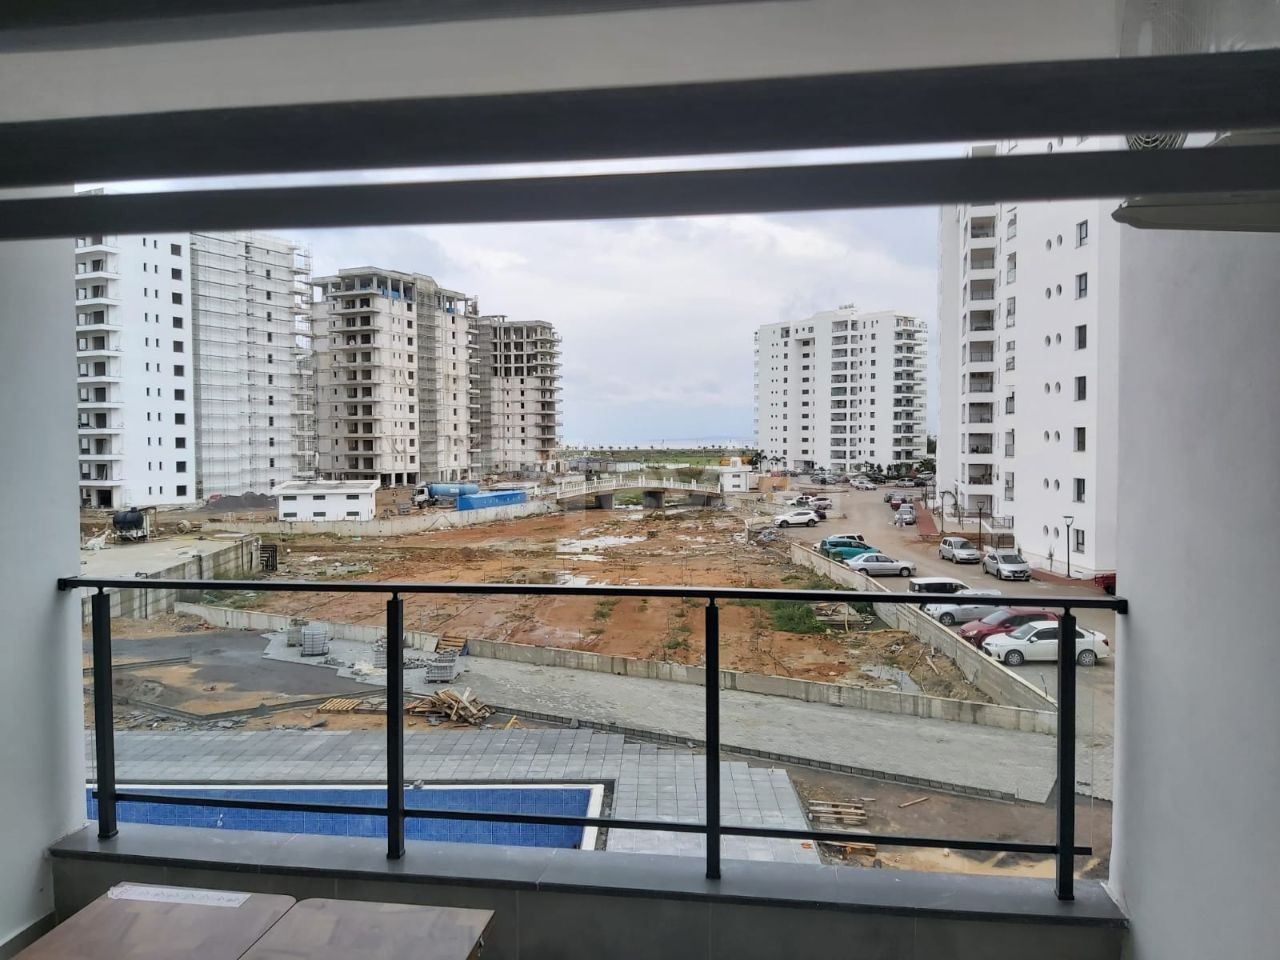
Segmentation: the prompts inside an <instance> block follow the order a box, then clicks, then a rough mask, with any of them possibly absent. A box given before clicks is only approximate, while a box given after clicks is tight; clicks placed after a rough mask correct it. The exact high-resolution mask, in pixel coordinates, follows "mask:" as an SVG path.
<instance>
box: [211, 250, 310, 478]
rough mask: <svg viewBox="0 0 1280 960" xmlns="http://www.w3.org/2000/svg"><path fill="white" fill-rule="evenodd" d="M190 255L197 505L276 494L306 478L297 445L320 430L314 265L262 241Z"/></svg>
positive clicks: (303, 253)
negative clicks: (313, 354)
mask: <svg viewBox="0 0 1280 960" xmlns="http://www.w3.org/2000/svg"><path fill="white" fill-rule="evenodd" d="M190 246H191V294H192V328H193V329H192V332H193V337H192V340H193V343H192V349H193V363H192V366H193V368H194V371H195V382H194V385H193V386H194V393H195V447H196V496H197V497H210V496H214V495H224V496H234V495H238V494H243V493H246V492H254V493H266V492H268V491H270V490H271V489H272V488H273V487H274V486H275V485H276V484H277V483H282V482H284V481H286V480H289V479H290V478H292V477H294V476H295V475H297V474H298V472H299V471H298V466H299V463H298V460H299V451H298V450H297V449H296V442H295V438H297V437H301V436H304V434H301V433H299V431H300V430H306V431H307V434H305V435H310V431H311V430H312V426H311V424H310V423H309V422H305V421H306V419H307V417H309V416H310V406H311V404H310V403H309V402H308V401H307V400H306V399H305V397H306V396H308V395H310V390H309V386H308V385H307V384H305V382H304V378H305V373H304V371H305V370H306V368H307V366H308V360H307V356H306V354H307V352H308V351H309V345H308V340H309V338H308V337H307V336H306V334H307V332H308V326H309V319H310V318H309V314H310V299H311V296H310V294H311V286H310V280H309V274H310V258H309V255H308V254H307V253H306V251H304V250H302V249H301V248H299V247H298V246H297V245H296V244H294V243H291V242H290V241H288V240H281V239H278V238H276V237H269V236H264V235H262V234H256V233H246V232H235V233H193V234H192V235H191V242H190ZM300 418H301V421H303V422H300ZM313 470H314V468H313Z"/></svg>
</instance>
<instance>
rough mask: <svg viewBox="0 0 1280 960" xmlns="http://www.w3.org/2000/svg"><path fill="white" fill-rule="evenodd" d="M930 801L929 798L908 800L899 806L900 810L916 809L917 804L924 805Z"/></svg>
mask: <svg viewBox="0 0 1280 960" xmlns="http://www.w3.org/2000/svg"><path fill="white" fill-rule="evenodd" d="M928 799H929V798H928V797H916V798H915V799H914V800H908V801H907V802H906V803H900V804H898V809H899V810H901V809H903V808H904V807H914V806H915V805H916V804H917V803H924V802H925V801H926V800H928Z"/></svg>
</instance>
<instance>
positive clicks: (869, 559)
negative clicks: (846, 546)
mask: <svg viewBox="0 0 1280 960" xmlns="http://www.w3.org/2000/svg"><path fill="white" fill-rule="evenodd" d="M844 565H845V566H846V567H848V568H849V569H850V570H858V571H860V572H862V573H868V574H870V575H871V576H873V577H878V576H883V575H890V576H892V575H893V574H897V575H898V576H900V577H909V576H911V575H912V574H913V573H915V572H916V565H915V564H914V563H912V562H911V561H910V560H894V559H893V558H892V557H888V556H885V554H883V553H875V552H872V553H861V554H859V555H858V556H856V557H850V558H849V559H848V560H846V561H845V562H844Z"/></svg>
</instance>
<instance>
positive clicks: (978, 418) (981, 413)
mask: <svg viewBox="0 0 1280 960" xmlns="http://www.w3.org/2000/svg"><path fill="white" fill-rule="evenodd" d="M994 421H995V404H993V403H991V402H989V401H988V402H986V403H968V404H965V417H964V418H963V422H966V423H993V422H994Z"/></svg>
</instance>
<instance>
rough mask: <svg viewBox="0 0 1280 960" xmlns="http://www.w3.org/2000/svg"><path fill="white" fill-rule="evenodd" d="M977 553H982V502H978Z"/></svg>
mask: <svg viewBox="0 0 1280 960" xmlns="http://www.w3.org/2000/svg"><path fill="white" fill-rule="evenodd" d="M978 552H979V553H981V552H982V502H981V501H979V502H978Z"/></svg>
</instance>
